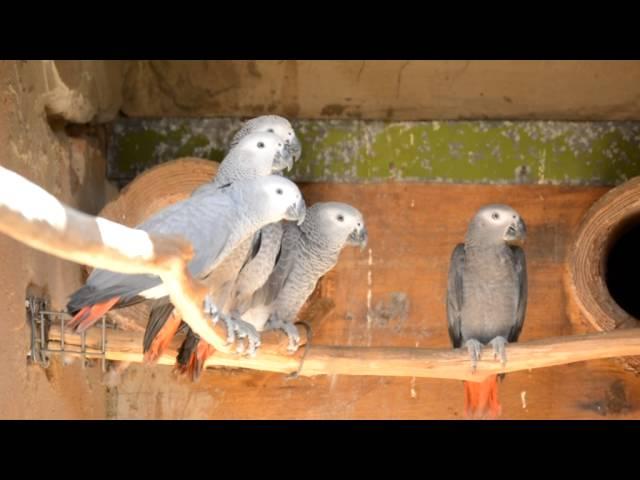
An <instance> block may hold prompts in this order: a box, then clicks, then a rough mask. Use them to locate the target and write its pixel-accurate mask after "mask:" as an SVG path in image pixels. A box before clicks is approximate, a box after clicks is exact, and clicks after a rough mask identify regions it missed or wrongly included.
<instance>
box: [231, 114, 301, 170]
mask: <svg viewBox="0 0 640 480" xmlns="http://www.w3.org/2000/svg"><path fill="white" fill-rule="evenodd" d="M257 132H270V133H274V134H276V135H278V136H279V137H280V138H281V139H282V140H283V141H284V142H285V143H286V144H287V147H288V148H289V151H290V153H291V156H292V157H293V162H294V163H295V162H297V161H298V160H299V159H300V155H301V153H302V147H301V145H300V140H298V137H297V136H296V134H295V132H294V131H293V127H291V123H289V120H287V119H286V118H283V117H280V116H278V115H262V116H260V117H256V118H252V119H250V120H247V121H246V122H244V124H243V125H242V127H241V128H240V130H238V131H237V132H236V134H235V135H234V136H233V138H232V139H231V144H230V145H229V148H233V147H235V146H236V144H237V143H238V142H239V141H240V140H242V139H243V138H244V137H246V136H247V135H248V134H250V133H257Z"/></svg>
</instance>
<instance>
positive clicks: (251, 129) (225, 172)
mask: <svg viewBox="0 0 640 480" xmlns="http://www.w3.org/2000/svg"><path fill="white" fill-rule="evenodd" d="M261 134H262V135H273V136H275V137H277V138H279V139H280V141H281V142H282V143H283V144H284V147H285V154H286V155H283V159H285V160H286V162H285V163H286V165H285V163H280V164H279V163H277V162H274V163H273V169H269V168H267V166H266V164H265V163H264V162H262V163H261V164H260V165H258V166H256V165H251V164H249V163H248V162H247V161H246V159H244V158H241V157H240V156H238V155H234V152H236V151H237V150H238V148H239V147H240V146H242V145H243V144H246V143H247V142H248V140H247V139H248V138H251V139H253V138H255V137H256V135H261ZM251 141H253V140H251ZM300 151H301V148H300V142H299V140H298V138H297V136H296V135H295V132H294V131H293V129H292V128H291V124H290V123H289V121H288V120H286V119H285V118H282V117H279V116H276V115H264V116H261V117H257V118H254V119H251V120H249V121H247V122H246V123H245V124H244V125H243V127H242V128H241V130H240V131H239V132H237V133H236V134H235V136H234V137H233V140H232V142H231V150H230V152H229V154H228V155H227V156H226V157H225V159H224V160H223V162H222V163H221V165H220V167H219V170H218V173H217V175H216V177H215V178H214V180H213V182H212V183H211V184H207V185H204V186H202V187H200V188H199V189H198V190H196V191H195V192H194V195H198V194H199V193H200V192H203V191H206V190H207V189H210V188H215V187H216V186H218V185H223V184H225V183H227V182H229V181H233V180H235V179H240V178H246V177H250V176H255V175H267V174H269V173H272V172H273V173H276V172H280V171H282V170H283V169H284V167H285V166H286V167H287V168H288V169H290V168H291V167H292V165H293V161H294V160H297V159H298V158H299V156H300ZM256 167H258V168H256ZM272 225H274V224H272ZM275 225H278V224H277V223H276V224H275ZM270 227H271V225H268V226H266V227H264V228H263V229H261V230H260V231H259V232H258V233H256V235H255V236H254V238H253V239H248V240H246V241H245V242H244V243H243V244H241V245H240V246H238V247H237V248H236V249H235V250H234V252H232V254H231V255H230V256H229V257H228V258H227V260H226V261H225V262H223V263H222V264H221V265H220V266H219V267H218V268H217V269H216V271H215V275H212V276H211V278H212V281H211V282H210V284H209V285H208V286H209V287H210V290H211V292H212V294H213V295H214V300H215V303H216V304H218V305H219V307H220V315H221V318H222V319H223V320H224V321H225V323H226V324H227V329H228V331H229V327H231V326H232V325H233V326H235V329H236V332H237V333H238V335H242V336H245V337H247V338H248V341H249V345H250V347H249V348H250V350H254V349H255V348H256V346H257V342H258V339H259V337H258V335H257V333H256V332H255V329H253V328H252V327H251V326H250V325H247V324H245V323H244V322H242V320H241V319H239V318H238V317H236V318H235V319H232V316H231V315H229V313H230V312H229V309H230V306H231V305H230V304H229V301H228V299H229V298H230V297H231V294H232V289H233V286H234V282H235V279H236V277H237V276H238V273H239V272H240V269H241V268H242V267H243V265H247V264H251V265H253V266H252V267H251V269H253V270H255V265H263V264H264V263H265V262H266V263H269V261H271V263H272V264H273V262H274V261H275V254H273V253H272V251H273V250H276V252H277V249H278V248H279V242H280V239H279V237H278V236H277V235H271V234H270V232H272V231H273V230H269V228H270ZM263 232H264V234H263ZM271 257H273V260H270V258H271ZM173 314H174V311H173V306H172V305H171V304H169V303H168V302H166V301H164V302H157V303H156V304H155V305H154V307H153V309H152V311H151V314H150V318H149V322H148V324H147V328H146V331H145V338H144V345H143V350H144V352H145V361H146V362H148V363H152V362H154V361H155V360H156V359H157V358H158V357H159V355H160V354H161V353H162V352H163V351H164V349H165V348H166V347H167V346H168V344H169V343H170V341H171V339H172V338H173V336H174V335H175V334H176V332H177V331H178V329H180V328H181V327H182V328H184V327H185V325H184V324H183V323H182V322H181V320H180V319H179V318H178V317H177V316H176V315H173ZM232 320H235V321H232ZM229 333H230V335H229V341H232V340H233V336H234V332H229ZM178 367H179V368H178V369H179V370H182V371H183V373H186V372H185V370H186V369H185V368H181V367H180V362H179V365H178Z"/></svg>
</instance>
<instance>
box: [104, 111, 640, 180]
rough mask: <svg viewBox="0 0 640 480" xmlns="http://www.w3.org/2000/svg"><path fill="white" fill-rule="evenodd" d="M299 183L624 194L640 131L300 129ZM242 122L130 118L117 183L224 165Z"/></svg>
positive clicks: (628, 127) (426, 125)
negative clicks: (183, 160) (520, 186)
mask: <svg viewBox="0 0 640 480" xmlns="http://www.w3.org/2000/svg"><path fill="white" fill-rule="evenodd" d="M292 123H293V125H294V128H295V129H296V131H297V133H298V136H299V137H300V140H301V141H302V145H303V155H302V159H301V160H300V162H298V163H297V164H296V166H295V168H294V169H293V171H292V172H290V173H289V174H288V176H289V177H290V178H292V179H293V180H296V181H305V182H321V181H322V182H326V181H329V182H375V181H388V180H397V181H429V182H455V183H525V184H527V183H528V184H531V183H537V184H555V185H617V184H619V183H622V182H624V181H625V180H627V179H629V178H631V177H634V176H637V175H640V122H508V121H440V122H436V121H433V122H395V123H394V122H381V121H361V120H298V121H294V122H292ZM240 125H241V121H240V120H239V119H232V118H206V119H198V118H196V119H178V118H165V119H160V120H154V119H122V120H119V121H117V122H115V124H114V125H113V130H112V135H111V139H110V142H109V155H108V172H107V174H108V177H109V178H110V179H111V180H114V181H117V182H120V183H126V182H128V181H130V180H131V179H133V178H134V177H135V175H137V174H138V173H139V172H141V171H142V170H144V169H146V168H149V167H151V166H153V165H156V164H158V163H162V162H165V161H167V160H171V159H174V158H178V157H184V156H195V157H201V158H208V159H211V160H216V161H220V160H222V158H223V157H224V153H225V151H226V148H227V145H228V144H229V142H230V140H231V137H232V136H233V134H234V133H235V132H236V131H237V130H238V128H239V127H240Z"/></svg>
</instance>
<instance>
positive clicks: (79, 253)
mask: <svg viewBox="0 0 640 480" xmlns="http://www.w3.org/2000/svg"><path fill="white" fill-rule="evenodd" d="M0 232H2V233H4V234H6V235H8V236H10V237H12V238H14V239H15V240H18V241H19V242H22V243H24V244H26V245H29V246H30V247H32V248H35V249H37V250H40V251H43V252H46V253H49V254H51V255H55V256H56V257H60V258H64V259H66V260H71V261H73V262H77V263H82V264H85V265H90V266H92V267H95V268H104V269H108V270H111V271H115V272H121V273H129V274H135V273H146V274H152V275H158V276H159V277H161V278H162V281H163V282H164V283H165V284H166V286H167V289H168V290H169V296H170V298H171V301H172V302H173V304H174V305H175V307H176V308H177V309H178V311H179V312H180V313H181V314H182V318H183V319H184V321H185V322H186V323H188V324H189V326H190V327H191V328H192V330H193V331H194V332H195V333H197V334H198V335H200V336H201V337H202V338H204V339H205V340H206V341H207V342H208V343H209V344H211V345H213V346H214V347H215V348H217V349H219V350H228V347H226V346H225V337H224V336H221V335H220V333H218V332H216V331H215V330H214V329H213V327H212V325H211V323H210V322H209V321H208V319H207V318H206V316H205V315H204V312H203V308H202V300H203V299H204V295H205V294H206V289H205V288H204V286H202V285H201V284H200V283H199V282H197V281H196V280H194V279H193V278H191V276H190V275H189V273H188V271H187V264H188V262H189V260H190V259H191V256H192V254H193V252H192V248H191V245H190V244H189V243H188V242H186V241H185V240H183V239H180V238H169V237H156V236H153V235H149V234H147V233H146V232H143V231H142V230H136V229H133V228H128V227H125V226H124V225H120V224H119V223H115V222H112V221H110V220H107V219H105V218H100V217H93V216H91V215H87V214H85V213H82V212H80V211H78V210H75V209H73V208H71V207H68V206H66V205H64V204H63V203H61V202H60V201H58V200H57V199H56V198H55V197H54V196H52V195H51V194H49V193H47V192H46V191H45V190H43V189H42V188H40V187H38V186H37V185H35V184H33V183H32V182H30V181H28V180H27V179H25V178H24V177H22V176H20V175H18V174H16V173H15V172H12V171H11V170H8V169H6V168H4V167H1V166H0Z"/></svg>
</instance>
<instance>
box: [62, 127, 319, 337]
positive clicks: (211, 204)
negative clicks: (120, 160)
mask: <svg viewBox="0 0 640 480" xmlns="http://www.w3.org/2000/svg"><path fill="white" fill-rule="evenodd" d="M267 141H268V140H265V142H267ZM271 141H275V142H276V145H277V142H278V140H273V139H272V140H271ZM264 148H265V149H266V148H267V147H266V146H265V147H264ZM273 151H274V154H275V151H276V150H273ZM305 211H306V208H305V204H304V200H303V199H302V195H301V193H300V190H299V189H298V187H297V186H296V185H295V184H294V183H293V182H291V181H290V180H287V179H285V178H283V177H280V176H273V175H272V176H266V177H257V178H253V179H247V180H239V181H237V182H234V183H229V184H226V185H222V186H220V187H219V188H211V189H208V190H207V191H206V192H201V193H200V194H199V195H193V196H191V197H189V198H188V199H186V200H183V201H181V202H178V203H175V204H173V205H170V206H169V207H166V208H164V209H162V210H161V211H159V212H158V213H156V214H155V215H153V216H152V217H151V218H149V219H148V220H147V221H145V222H143V223H142V224H141V225H139V226H138V227H137V228H139V229H141V230H144V231H147V232H149V233H154V234H164V235H180V236H182V237H183V238H185V239H187V240H188V241H190V242H191V244H192V245H193V248H194V252H195V253H194V257H193V259H192V260H191V261H190V263H189V266H188V268H189V272H190V273H191V275H193V276H194V277H195V278H197V279H200V280H205V281H206V279H207V277H208V276H209V275H210V273H211V272H212V271H214V270H215V269H216V267H217V266H219V265H220V263H221V262H223V261H224V260H225V258H226V257H227V256H228V255H229V253H230V252H232V251H233V250H234V249H235V248H236V247H237V246H238V245H240V244H241V243H242V242H244V241H246V240H247V239H248V238H252V236H253V235H254V234H255V232H256V231H257V230H259V229H260V228H262V227H263V226H264V225H267V224H269V223H273V222H277V221H280V220H282V219H288V220H293V221H302V220H303V219H304V215H305ZM167 295H168V292H167V289H166V287H165V286H164V285H163V283H162V280H161V279H160V278H159V277H157V276H154V275H126V274H121V273H116V272H110V271H107V270H101V269H96V270H94V271H93V272H92V274H91V275H90V276H89V278H88V280H87V283H86V285H85V286H83V287H82V288H80V289H79V290H77V291H76V292H75V293H74V294H72V296H71V298H70V300H69V302H68V305H67V310H68V311H69V312H71V313H75V316H74V318H73V320H72V322H71V326H72V327H74V328H77V329H78V330H79V331H83V330H85V329H86V328H88V327H89V326H91V325H92V324H93V323H95V321H97V320H98V319H99V318H100V317H101V316H102V315H104V314H105V313H106V312H107V311H108V310H110V309H112V308H114V307H122V306H126V305H132V304H134V303H138V302H140V301H144V300H147V299H158V298H162V297H166V296H167ZM216 307H217V306H216V305H215V304H213V305H212V300H211V298H207V309H208V311H209V312H211V313H214V312H215V310H216Z"/></svg>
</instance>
